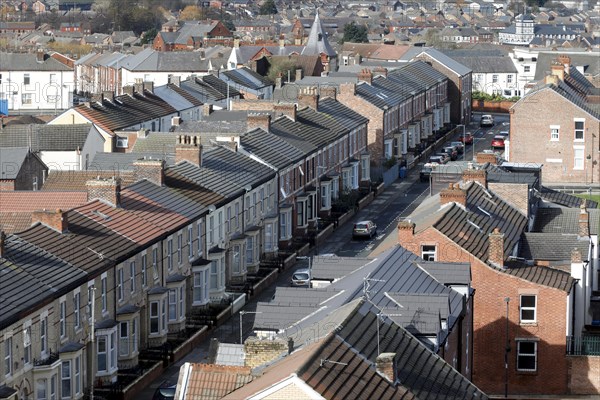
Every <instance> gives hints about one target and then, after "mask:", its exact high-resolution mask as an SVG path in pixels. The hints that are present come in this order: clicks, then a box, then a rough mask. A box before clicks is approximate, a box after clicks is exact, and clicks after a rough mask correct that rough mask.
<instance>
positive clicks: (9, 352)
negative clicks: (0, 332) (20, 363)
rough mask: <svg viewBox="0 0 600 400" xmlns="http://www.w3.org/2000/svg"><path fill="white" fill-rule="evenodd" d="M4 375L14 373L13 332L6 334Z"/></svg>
mask: <svg viewBox="0 0 600 400" xmlns="http://www.w3.org/2000/svg"><path fill="white" fill-rule="evenodd" d="M2 347H4V376H7V377H8V376H11V375H12V373H13V349H12V348H13V344H12V334H11V335H6V334H5V335H4V346H2Z"/></svg>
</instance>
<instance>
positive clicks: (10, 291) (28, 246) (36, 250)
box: [0, 235, 86, 329]
mask: <svg viewBox="0 0 600 400" xmlns="http://www.w3.org/2000/svg"><path fill="white" fill-rule="evenodd" d="M5 251H6V254H5V256H4V257H3V258H0V308H1V309H2V313H0V329H4V328H5V327H7V326H9V325H11V324H12V323H15V322H17V321H18V320H19V319H20V318H23V317H24V316H25V314H26V313H28V312H30V310H31V308H32V307H34V306H35V305H36V304H39V302H40V301H44V300H45V299H48V298H56V297H57V296H60V295H61V293H66V291H67V287H68V286H69V285H71V284H72V283H73V282H74V281H78V280H82V279H85V278H86V274H85V273H84V272H83V271H82V270H80V269H79V268H77V267H75V266H73V265H72V264H69V263H68V262H66V261H64V260H61V259H60V258H58V257H57V256H56V255H55V253H54V252H49V251H46V250H44V249H43V248H41V247H37V246H35V245H34V244H32V243H30V242H28V241H27V240H24V239H23V238H21V237H19V236H15V235H9V236H7V238H6V242H5Z"/></svg>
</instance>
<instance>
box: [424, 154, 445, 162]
mask: <svg viewBox="0 0 600 400" xmlns="http://www.w3.org/2000/svg"><path fill="white" fill-rule="evenodd" d="M427 163H428V164H445V163H446V157H443V156H438V155H435V156H430V157H429V160H428V162H427Z"/></svg>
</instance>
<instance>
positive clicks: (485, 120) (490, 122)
mask: <svg viewBox="0 0 600 400" xmlns="http://www.w3.org/2000/svg"><path fill="white" fill-rule="evenodd" d="M479 126H481V127H484V126H494V117H492V116H491V115H489V114H485V115H482V116H481V121H479Z"/></svg>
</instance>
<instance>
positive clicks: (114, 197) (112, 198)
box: [85, 178, 121, 207]
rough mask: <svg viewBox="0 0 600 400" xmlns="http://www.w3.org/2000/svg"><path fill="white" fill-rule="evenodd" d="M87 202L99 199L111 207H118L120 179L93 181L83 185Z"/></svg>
mask: <svg viewBox="0 0 600 400" xmlns="http://www.w3.org/2000/svg"><path fill="white" fill-rule="evenodd" d="M85 187H86V189H87V193H88V196H87V200H88V201H92V200H94V199H99V200H103V201H106V202H107V203H109V204H111V205H112V206H115V207H118V206H119V205H120V203H121V201H120V196H121V178H109V179H101V178H98V179H93V180H90V181H87V182H86V183H85Z"/></svg>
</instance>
